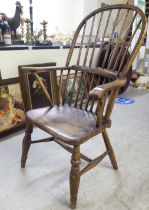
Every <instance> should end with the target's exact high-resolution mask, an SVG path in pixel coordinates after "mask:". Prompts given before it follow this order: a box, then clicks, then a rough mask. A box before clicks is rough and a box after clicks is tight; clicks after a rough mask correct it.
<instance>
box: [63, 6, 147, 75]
mask: <svg viewBox="0 0 149 210" xmlns="http://www.w3.org/2000/svg"><path fill="white" fill-rule="evenodd" d="M138 29H139V30H138ZM145 34H146V17H145V15H144V13H143V11H142V10H141V9H140V8H138V7H136V6H133V5H129V4H126V5H125V4H117V5H110V6H105V7H103V8H98V9H96V10H94V11H93V12H91V13H90V14H89V15H87V16H86V17H85V18H84V19H83V20H82V22H81V23H80V24H79V26H78V28H77V29H76V32H75V34H74V37H73V41H72V45H71V48H70V50H69V54H68V57H67V61H66V66H69V65H71V64H77V65H83V66H89V67H95V66H98V63H100V66H101V67H102V68H108V70H112V71H116V72H118V75H119V73H120V72H121V76H123V77H124V76H126V74H127V72H128V71H129V69H130V68H131V65H132V63H133V61H134V59H135V57H136V54H137V53H138V51H139V48H140V46H141V45H142V43H143V41H144V37H145ZM76 45H79V49H78V52H77V53H76V52H74V49H75V46H76ZM105 45H106V49H107V50H106V53H105V54H104V56H103V50H104V49H105ZM111 48H112V50H111ZM76 50H77V49H76ZM128 53H129V55H128ZM76 54H77V60H76V59H74V57H73V56H75V57H76ZM109 55H110V59H109ZM126 57H127V59H126ZM101 60H102V63H101ZM126 60H127V62H126Z"/></svg>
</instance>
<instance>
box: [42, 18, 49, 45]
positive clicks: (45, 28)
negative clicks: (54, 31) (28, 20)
mask: <svg viewBox="0 0 149 210" xmlns="http://www.w3.org/2000/svg"><path fill="white" fill-rule="evenodd" d="M40 24H41V25H42V26H43V39H44V41H45V42H46V41H47V24H48V22H46V21H45V20H43V22H41V23H40Z"/></svg>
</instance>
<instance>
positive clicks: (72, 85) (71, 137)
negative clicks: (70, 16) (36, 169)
mask: <svg viewBox="0 0 149 210" xmlns="http://www.w3.org/2000/svg"><path fill="white" fill-rule="evenodd" d="M134 23H135V24H134ZM132 28H133V30H132ZM138 29H139V30H138ZM145 31H146V18H145V15H144V13H143V12H142V11H141V10H140V9H139V8H137V7H135V6H132V5H120V4H119V5H112V6H106V7H104V8H98V9H96V10H95V11H93V12H91V13H90V14H89V15H87V16H86V17H85V18H84V19H83V20H82V22H81V23H80V24H79V26H78V28H77V29H76V32H75V34H74V37H73V40H72V44H71V47H70V50H69V53H68V57H67V59H66V65H65V66H64V67H21V69H22V75H23V74H24V75H25V74H26V72H29V73H31V74H33V75H34V77H35V78H36V80H37V81H38V83H39V84H40V86H41V87H42V90H43V93H44V94H45V97H46V98H47V99H48V100H49V104H50V105H49V107H45V108H39V109H31V110H28V111H27V112H26V119H27V126H26V130H25V136H24V139H23V144H22V158H21V167H22V168H24V167H25V164H26V159H27V155H28V151H29V148H30V146H31V144H33V143H36V142H50V141H54V142H56V143H57V144H59V145H60V146H62V147H63V148H64V149H66V150H67V151H68V152H70V153H72V157H71V169H70V207H71V208H72V209H74V208H76V204H77V193H78V188H79V182H80V177H81V176H82V175H83V174H84V173H86V172H87V171H88V170H90V169H91V168H93V167H94V166H96V165H97V164H98V163H99V162H100V161H101V160H102V159H103V158H104V157H106V156H107V155H108V156H109V158H110V161H111V164H112V166H113V169H114V170H117V169H118V166H117V162H116V158H115V154H114V151H113V148H112V145H111V143H110V140H109V137H108V134H107V128H109V127H110V126H111V119H110V116H111V112H112V110H113V106H114V102H115V98H116V97H117V95H118V93H119V90H120V88H122V87H123V86H124V85H125V83H126V75H127V73H128V71H129V69H130V68H131V65H132V63H133V61H134V59H135V56H136V54H137V52H138V51H139V48H140V46H141V44H142V43H143V40H144V36H145ZM136 34H137V36H136ZM133 40H135V44H134V45H133V46H132V42H133ZM76 45H77V46H79V47H78V48H76V49H75V46H76ZM105 45H106V48H105ZM103 50H105V51H104V53H103ZM126 57H127V59H126ZM41 71H48V72H49V75H50V84H49V85H50V88H51V93H50V94H49V92H48V91H47V88H46V86H45V84H44V82H43V80H42V79H41V77H40V76H39V72H41ZM23 84H24V88H25V86H26V87H27V80H24V83H23ZM33 125H34V126H37V127H38V128H40V129H42V130H43V131H46V132H47V133H48V134H49V135H50V136H52V137H49V138H47V139H42V140H41V139H40V140H39V141H33V140H32V139H31V134H32V132H33ZM98 134H101V135H102V137H103V141H104V143H105V147H106V151H105V152H104V153H103V154H101V155H99V156H98V157H96V158H95V159H91V158H89V157H87V156H85V155H83V154H82V153H81V152H80V147H81V145H82V144H84V143H85V142H87V141H88V140H90V139H91V138H92V137H94V136H96V135H98ZM81 159H84V160H86V161H87V162H88V163H87V165H86V166H85V167H84V168H82V169H81V167H80V163H81Z"/></svg>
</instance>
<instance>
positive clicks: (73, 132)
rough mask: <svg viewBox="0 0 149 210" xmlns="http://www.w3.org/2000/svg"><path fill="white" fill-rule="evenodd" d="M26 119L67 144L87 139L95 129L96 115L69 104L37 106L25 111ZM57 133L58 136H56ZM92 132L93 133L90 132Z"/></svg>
mask: <svg viewBox="0 0 149 210" xmlns="http://www.w3.org/2000/svg"><path fill="white" fill-rule="evenodd" d="M26 116H27V119H28V120H30V121H31V122H34V124H35V125H37V126H38V127H40V128H41V129H43V130H46V131H47V132H48V133H50V134H52V136H55V135H56V137H57V138H59V139H60V140H62V141H64V142H67V143H69V144H71V143H72V144H74V141H76V143H75V144H77V141H78V142H80V141H81V142H82V141H83V140H84V141H85V140H87V136H90V135H94V134H95V132H98V131H97V127H96V120H97V118H96V116H95V115H94V114H91V113H89V112H86V111H84V110H80V109H78V108H75V107H71V106H69V105H67V104H66V105H65V106H62V105H61V106H54V107H52V108H49V107H46V108H39V109H33V110H30V111H28V112H27V115H26ZM57 133H58V136H57ZM92 133H93V134H92Z"/></svg>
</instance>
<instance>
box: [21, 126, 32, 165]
mask: <svg viewBox="0 0 149 210" xmlns="http://www.w3.org/2000/svg"><path fill="white" fill-rule="evenodd" d="M32 132H33V125H32V124H31V123H29V122H27V125H26V129H25V136H24V138H23V142H22V157H21V168H25V164H26V159H27V155H28V151H29V148H30V145H31V134H32Z"/></svg>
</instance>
